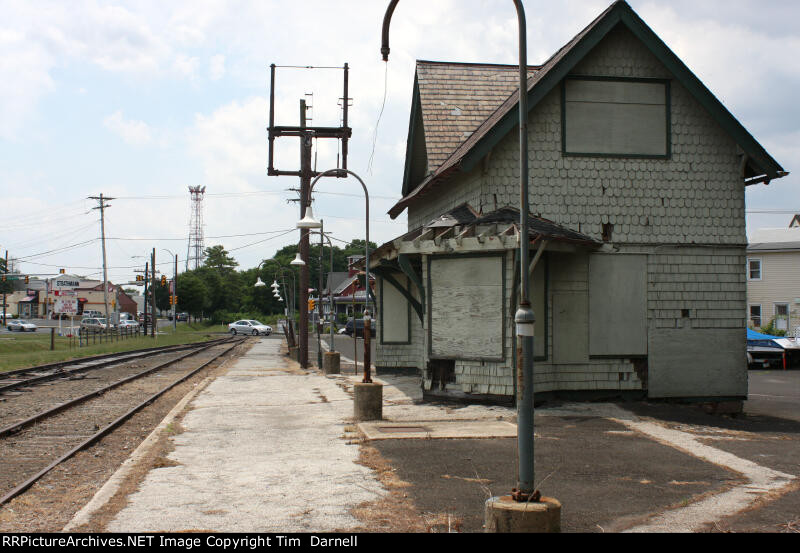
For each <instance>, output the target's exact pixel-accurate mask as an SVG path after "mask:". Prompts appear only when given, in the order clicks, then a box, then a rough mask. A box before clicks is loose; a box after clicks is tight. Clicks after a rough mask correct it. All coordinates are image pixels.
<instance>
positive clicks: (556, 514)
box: [486, 495, 561, 534]
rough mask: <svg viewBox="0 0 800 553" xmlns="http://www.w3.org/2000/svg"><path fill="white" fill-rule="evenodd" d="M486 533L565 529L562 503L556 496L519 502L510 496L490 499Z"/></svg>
mask: <svg viewBox="0 0 800 553" xmlns="http://www.w3.org/2000/svg"><path fill="white" fill-rule="evenodd" d="M486 532H487V533H493V534H503V533H558V532H561V503H560V502H559V501H558V500H557V499H553V498H552V497H542V498H541V499H540V500H539V501H538V502H528V503H518V502H516V501H514V499H512V497H511V496H510V495H505V496H502V497H492V498H491V499H488V500H486Z"/></svg>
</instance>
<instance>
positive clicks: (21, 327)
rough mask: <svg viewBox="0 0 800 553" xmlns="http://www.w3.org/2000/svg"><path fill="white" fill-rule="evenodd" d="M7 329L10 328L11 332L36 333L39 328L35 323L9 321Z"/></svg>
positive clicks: (16, 320) (20, 320)
mask: <svg viewBox="0 0 800 553" xmlns="http://www.w3.org/2000/svg"><path fill="white" fill-rule="evenodd" d="M6 328H8V331H9V332H12V331H14V330H18V331H20V332H36V328H37V326H36V325H35V324H33V323H29V322H28V321H23V320H22V319H15V320H13V321H9V322H8V324H7V326H6Z"/></svg>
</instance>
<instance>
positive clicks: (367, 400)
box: [353, 382, 383, 421]
mask: <svg viewBox="0 0 800 553" xmlns="http://www.w3.org/2000/svg"><path fill="white" fill-rule="evenodd" d="M353 416H354V417H355V419H356V420H357V421H375V420H381V419H382V418H383V384H377V383H375V382H356V385H355V397H354V400H353Z"/></svg>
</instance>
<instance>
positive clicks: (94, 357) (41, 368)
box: [0, 333, 227, 378]
mask: <svg viewBox="0 0 800 553" xmlns="http://www.w3.org/2000/svg"><path fill="white" fill-rule="evenodd" d="M226 334H227V333H226ZM218 340H219V339H218ZM212 341H213V340H212ZM202 343H204V342H194V343H193V344H177V345H171V346H155V347H152V348H141V349H132V350H128V351H118V352H116V353H102V354H100V355H90V356H88V357H78V358H76V359H67V360H66V361H55V362H53V363H46V364H44V365H36V366H35V367H26V368H22V369H13V370H10V371H5V372H0V378H3V377H5V376H7V375H15V374H23V373H26V372H30V371H47V370H50V369H58V368H60V367H63V366H66V365H77V364H78V363H84V362H90V361H100V360H103V359H108V358H109V357H114V356H119V355H125V354H128V353H131V354H137V353H147V352H151V351H158V350H168V349H170V348H176V349H178V348H183V347H189V346H192V345H194V344H202ZM206 343H207V342H206Z"/></svg>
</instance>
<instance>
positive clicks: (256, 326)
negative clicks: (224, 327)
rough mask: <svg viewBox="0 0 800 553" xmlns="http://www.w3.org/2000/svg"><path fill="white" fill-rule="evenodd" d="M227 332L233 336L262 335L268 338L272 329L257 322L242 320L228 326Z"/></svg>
mask: <svg viewBox="0 0 800 553" xmlns="http://www.w3.org/2000/svg"><path fill="white" fill-rule="evenodd" d="M228 332H230V333H231V334H233V335H234V336H235V335H236V334H252V335H253V336H258V335H260V334H261V335H264V336H269V335H270V334H272V327H271V326H269V325H265V324H261V323H260V322H258V321H253V320H244V319H242V320H241V321H236V322H235V323H231V324H229V325H228Z"/></svg>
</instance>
